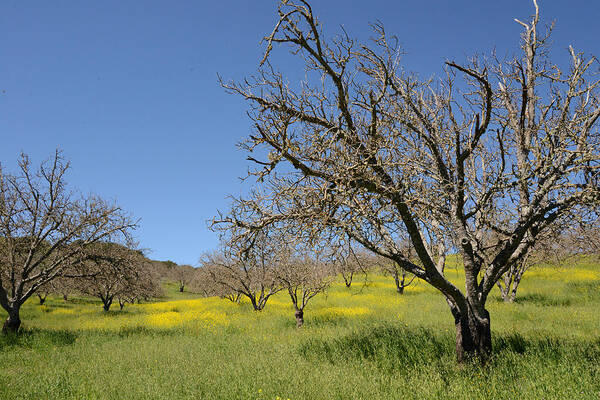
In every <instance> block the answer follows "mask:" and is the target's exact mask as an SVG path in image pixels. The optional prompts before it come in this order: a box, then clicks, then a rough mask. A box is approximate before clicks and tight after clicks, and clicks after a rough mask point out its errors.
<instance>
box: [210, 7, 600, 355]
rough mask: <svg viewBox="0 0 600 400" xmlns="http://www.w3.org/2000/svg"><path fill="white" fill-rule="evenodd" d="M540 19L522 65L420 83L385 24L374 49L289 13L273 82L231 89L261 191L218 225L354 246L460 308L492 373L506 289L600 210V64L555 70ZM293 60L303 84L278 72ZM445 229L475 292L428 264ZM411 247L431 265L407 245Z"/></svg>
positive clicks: (474, 350) (575, 58)
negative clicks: (243, 103) (282, 230)
mask: <svg viewBox="0 0 600 400" xmlns="http://www.w3.org/2000/svg"><path fill="white" fill-rule="evenodd" d="M534 6H535V13H534V15H533V16H532V18H531V20H530V21H528V22H522V21H517V22H518V23H519V24H520V25H521V26H522V28H523V33H522V35H521V43H520V47H521V50H522V51H520V54H519V55H517V56H514V57H510V58H507V59H505V60H499V59H498V58H497V57H495V56H494V55H493V54H492V56H491V57H487V58H484V57H473V58H471V59H469V60H468V61H467V62H466V63H462V64H461V63H456V62H450V61H449V62H447V63H446V64H445V70H444V71H443V76H442V77H441V78H439V79H437V78H436V79H434V78H431V79H421V78H420V77H419V76H418V75H416V74H410V73H408V72H406V71H405V70H404V69H403V68H402V67H401V66H400V61H401V56H402V52H401V50H400V49H399V46H398V41H397V40H396V38H394V37H392V36H390V35H388V34H387V33H386V32H385V30H384V28H383V26H381V24H376V25H375V26H374V39H373V40H372V41H371V42H370V43H366V44H365V43H361V42H359V41H358V40H355V39H353V38H351V37H350V36H349V35H348V34H347V33H346V32H342V33H341V34H340V35H338V36H336V37H335V38H334V39H332V40H326V38H325V37H324V35H323V32H324V31H323V29H322V26H321V23H320V21H318V20H317V18H316V17H315V15H314V14H313V10H312V8H311V6H310V4H309V3H308V2H307V1H305V0H285V1H283V0H282V1H281V2H280V4H279V18H278V21H277V22H276V24H275V27H274V28H273V30H272V31H270V33H269V34H268V35H267V37H266V38H265V41H264V42H265V44H266V51H265V54H264V57H263V59H262V62H261V68H260V70H259V71H258V73H256V74H255V77H254V78H252V79H247V80H244V81H243V82H242V83H239V84H238V83H222V84H223V86H224V88H225V89H226V90H227V91H229V92H231V93H235V94H237V95H239V96H241V97H243V98H244V99H246V100H247V101H248V103H249V105H250V111H249V116H250V118H251V119H252V122H253V126H254V130H255V131H254V132H253V133H252V134H251V135H249V137H248V138H247V140H246V141H245V142H244V143H243V144H242V146H243V148H245V149H246V150H247V151H248V152H249V153H252V154H250V155H249V157H248V158H249V160H251V161H252V162H253V163H254V165H256V168H255V169H252V170H250V174H251V175H253V176H255V177H256V178H257V180H258V182H259V183H258V184H259V185H260V190H258V189H257V190H254V191H251V192H250V193H249V195H248V196H245V197H243V198H238V199H234V207H233V208H234V209H237V210H238V212H237V213H234V214H231V215H227V216H224V217H223V218H218V219H217V221H216V222H218V223H221V224H224V225H231V226H236V227H238V228H239V229H240V232H241V233H242V234H243V235H245V236H246V237H247V239H246V240H247V241H251V240H252V237H253V236H255V235H256V234H257V232H260V231H261V230H262V229H263V228H264V227H265V226H268V225H270V224H274V223H277V224H282V223H284V221H286V222H287V223H288V224H289V225H290V226H295V227H297V229H298V230H304V231H307V232H311V233H318V232H325V231H331V232H334V233H335V232H337V233H338V234H339V235H350V236H351V237H352V239H353V240H355V241H356V242H358V243H360V244H362V245H363V246H364V247H365V248H367V249H369V250H370V251H372V252H373V253H375V254H378V255H380V256H382V257H385V258H388V259H390V260H391V261H394V262H396V263H397V264H399V265H400V266H401V267H402V268H403V269H404V270H406V271H408V272H410V273H411V274H412V275H415V276H417V278H418V279H421V280H422V281H425V282H427V283H428V284H430V285H431V286H432V287H434V288H435V289H437V290H438V291H439V292H440V293H441V294H442V295H443V296H444V297H445V298H446V300H447V303H448V306H449V310H450V312H451V314H452V316H453V317H454V321H455V327H456V352H457V359H458V361H459V362H461V361H463V360H465V359H468V358H472V357H475V358H478V359H479V360H481V361H482V362H484V361H485V360H487V359H488V357H489V355H490V354H491V352H492V336H491V325H490V323H491V322H490V321H491V318H490V313H489V312H488V310H487V308H486V302H487V299H488V297H489V294H490V292H491V290H492V289H494V288H495V287H496V283H497V282H498V280H499V279H501V277H502V276H503V275H504V274H505V273H506V272H507V271H508V270H509V269H510V268H511V267H512V266H514V265H515V264H518V263H519V262H521V260H522V259H523V258H524V257H525V256H526V255H527V254H528V252H529V250H530V249H531V248H532V247H534V246H535V244H536V243H537V241H538V238H540V237H541V236H540V235H542V234H543V233H544V232H546V231H548V230H549V229H551V227H552V226H557V225H560V224H561V223H563V222H564V217H565V215H567V214H571V215H574V214H577V210H578V209H590V208H591V209H596V208H597V207H598V205H600V190H599V185H598V183H599V179H598V178H599V171H600V133H599V129H598V118H599V117H600V81H599V80H598V77H597V66H598V61H597V59H596V58H594V57H586V56H585V55H584V54H583V53H580V52H577V51H575V50H574V49H573V48H570V49H569V59H568V61H567V62H568V63H569V64H570V65H569V67H568V68H566V69H561V68H560V67H558V66H557V65H556V64H555V63H553V60H551V58H550V49H549V45H550V30H548V31H547V32H542V31H541V30H539V29H538V26H539V19H540V17H539V10H538V5H537V2H536V1H535V0H534ZM282 47H285V48H287V49H289V50H290V51H291V52H292V54H293V55H295V56H296V60H298V61H299V64H300V66H301V69H302V71H303V73H304V76H305V77H306V80H305V81H303V82H301V83H300V84H297V85H296V84H290V82H292V81H293V80H291V79H289V77H286V76H285V75H284V74H283V72H281V71H280V70H279V69H278V68H276V66H275V65H273V64H271V62H275V59H274V58H273V57H272V56H271V55H272V53H273V52H274V50H275V49H276V48H282ZM293 65H294V64H293V63H287V64H286V68H291V67H292V66H293ZM256 154H260V156H259V155H256ZM262 155H265V156H264V157H262ZM432 221H436V223H437V228H438V230H439V232H442V234H443V235H444V236H443V240H444V242H446V243H449V244H450V246H449V247H448V248H451V249H453V250H454V251H456V252H457V254H458V257H460V259H461V261H462V266H463V268H464V272H465V281H464V286H463V287H464V290H463V289H461V288H459V287H458V286H456V285H455V283H454V282H452V281H451V280H450V279H448V278H447V277H446V276H445V274H444V273H443V272H442V271H440V269H439V268H438V266H437V265H436V261H435V260H436V255H435V254H432V252H431V251H430V250H429V249H428V248H429V247H430V246H428V243H427V237H428V236H429V235H428V233H429V230H430V229H431V227H432ZM294 229H296V228H294ZM492 232H496V233H499V235H498V236H497V239H496V242H495V243H492V244H490V243H489V242H488V238H489V237H490V236H491V233H492ZM404 236H408V238H409V240H410V242H411V244H412V246H413V248H414V249H415V253H416V258H417V259H418V260H419V262H418V263H417V262H413V261H412V260H410V259H409V258H408V257H407V256H406V254H404V253H403V251H402V250H401V249H400V248H398V246H397V245H396V244H397V242H398V240H399V239H400V238H401V237H404Z"/></svg>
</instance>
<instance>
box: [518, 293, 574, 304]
mask: <svg viewBox="0 0 600 400" xmlns="http://www.w3.org/2000/svg"><path fill="white" fill-rule="evenodd" d="M515 302H516V303H518V304H535V305H538V306H546V307H568V306H570V305H571V304H572V300H571V299H570V298H566V297H556V296H548V295H545V294H542V293H529V294H525V295H522V296H517V298H516V299H515Z"/></svg>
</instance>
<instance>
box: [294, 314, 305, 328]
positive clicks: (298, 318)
mask: <svg viewBox="0 0 600 400" xmlns="http://www.w3.org/2000/svg"><path fill="white" fill-rule="evenodd" d="M294 316H295V317H296V327H297V328H301V327H302V325H304V310H296V312H295V313H294Z"/></svg>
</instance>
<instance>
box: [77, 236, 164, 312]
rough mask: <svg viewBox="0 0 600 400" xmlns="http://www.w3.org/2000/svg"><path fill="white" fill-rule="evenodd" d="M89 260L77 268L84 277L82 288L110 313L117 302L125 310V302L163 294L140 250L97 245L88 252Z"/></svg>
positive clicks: (115, 245)
mask: <svg viewBox="0 0 600 400" xmlns="http://www.w3.org/2000/svg"><path fill="white" fill-rule="evenodd" d="M86 252H87V253H88V254H87V257H86V261H85V262H83V263H82V264H80V265H79V266H78V267H79V268H80V269H82V270H83V271H82V274H81V275H83V274H85V277H83V278H80V279H79V282H80V285H79V289H80V290H81V291H82V292H83V293H85V294H88V295H90V296H94V297H98V298H99V299H100V300H101V301H102V308H103V310H104V311H109V310H110V307H111V305H112V304H113V302H114V300H115V299H117V300H118V302H119V307H120V309H121V310H122V309H123V307H124V306H125V303H126V302H130V303H133V302H134V301H135V300H141V299H145V300H147V299H149V298H150V297H155V296H158V295H159V294H160V283H159V281H158V280H157V279H156V277H155V276H153V275H152V274H151V271H150V269H149V268H148V262H147V261H146V259H145V258H144V256H143V255H142V254H141V253H140V252H139V251H137V250H133V249H130V248H127V247H125V246H122V245H119V244H117V243H106V242H102V243H94V244H93V245H91V246H88V248H87V249H86Z"/></svg>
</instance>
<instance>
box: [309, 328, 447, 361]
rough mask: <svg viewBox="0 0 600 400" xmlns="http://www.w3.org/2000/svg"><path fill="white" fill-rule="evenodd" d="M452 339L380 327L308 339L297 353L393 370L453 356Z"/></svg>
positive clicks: (425, 332)
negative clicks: (339, 335)
mask: <svg viewBox="0 0 600 400" xmlns="http://www.w3.org/2000/svg"><path fill="white" fill-rule="evenodd" d="M451 339H452V338H450V337H449V336H438V335H434V334H433V333H432V331H430V330H428V329H423V328H420V329H408V328H399V327H388V326H381V327H376V328H374V329H370V330H364V331H359V332H353V333H351V334H350V335H348V336H345V337H341V338H335V339H330V340H318V339H310V340H308V341H307V342H305V343H303V344H302V345H301V346H300V353H301V354H302V355H303V356H305V357H306V358H309V359H322V360H326V361H328V362H330V363H333V364H335V363H338V362H340V361H342V362H343V361H351V360H368V361H371V362H373V363H375V364H376V366H377V367H378V368H381V369H384V370H395V369H399V368H400V369H404V368H410V367H415V366H418V365H425V364H428V363H430V362H431V361H432V360H442V359H444V360H447V359H449V358H452V357H454V343H453V341H452V340H451Z"/></svg>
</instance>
